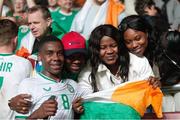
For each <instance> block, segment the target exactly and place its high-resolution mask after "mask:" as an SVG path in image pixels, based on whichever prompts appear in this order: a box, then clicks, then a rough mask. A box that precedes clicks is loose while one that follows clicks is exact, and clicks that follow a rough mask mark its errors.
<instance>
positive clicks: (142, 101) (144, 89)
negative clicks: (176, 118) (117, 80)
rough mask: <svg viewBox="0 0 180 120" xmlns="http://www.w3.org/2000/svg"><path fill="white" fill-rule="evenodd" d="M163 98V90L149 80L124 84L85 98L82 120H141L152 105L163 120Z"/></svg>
mask: <svg viewBox="0 0 180 120" xmlns="http://www.w3.org/2000/svg"><path fill="white" fill-rule="evenodd" d="M162 97H163V94H162V92H161V90H160V89H159V88H156V89H153V88H152V86H151V85H149V82H148V81H147V80H143V81H136V82H127V83H123V84H121V85H119V86H117V87H115V88H113V89H108V90H103V91H100V92H96V93H93V94H89V95H87V96H85V97H84V104H83V106H84V109H85V110H84V113H83V114H82V116H81V119H140V118H141V116H143V115H144V113H145V112H146V109H147V107H148V106H150V105H152V107H153V110H154V112H155V113H156V115H157V117H158V118H161V117H162Z"/></svg>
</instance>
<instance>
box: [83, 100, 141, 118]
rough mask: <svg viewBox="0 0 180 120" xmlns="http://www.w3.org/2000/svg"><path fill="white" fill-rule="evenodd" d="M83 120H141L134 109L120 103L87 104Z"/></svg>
mask: <svg viewBox="0 0 180 120" xmlns="http://www.w3.org/2000/svg"><path fill="white" fill-rule="evenodd" d="M83 106H84V109H85V110H84V113H83V114H82V115H81V117H80V118H81V119H131V120H132V119H136V120H137V119H141V117H140V115H139V113H138V112H137V111H136V110H134V109H133V108H132V107H130V106H127V105H124V104H120V103H102V102H86V103H84V104H83Z"/></svg>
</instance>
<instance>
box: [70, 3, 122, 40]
mask: <svg viewBox="0 0 180 120" xmlns="http://www.w3.org/2000/svg"><path fill="white" fill-rule="evenodd" d="M124 17H125V13H124V5H123V4H122V3H121V2H120V1H114V0H86V2H85V4H84V6H83V7H82V8H81V10H80V11H79V12H78V14H77V15H76V16H75V18H74V20H73V23H72V26H71V29H70V31H76V32H79V33H80V34H82V35H83V36H84V37H85V38H86V40H88V39H89V35H90V33H91V31H92V30H93V29H94V28H95V27H97V26H98V25H101V24H112V25H114V26H115V27H117V26H118V24H119V23H120V22H121V20H122V19H123V18H124Z"/></svg>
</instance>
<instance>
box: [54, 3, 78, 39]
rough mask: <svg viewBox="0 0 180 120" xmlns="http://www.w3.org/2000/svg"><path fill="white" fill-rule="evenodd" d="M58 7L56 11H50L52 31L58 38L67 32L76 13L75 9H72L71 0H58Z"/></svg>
mask: <svg viewBox="0 0 180 120" xmlns="http://www.w3.org/2000/svg"><path fill="white" fill-rule="evenodd" d="M57 3H58V5H59V7H60V9H59V10H58V11H56V12H53V13H51V16H52V19H53V23H52V27H53V28H54V29H53V33H54V34H55V35H56V34H58V35H56V36H57V37H58V38H60V39H61V38H62V36H63V35H64V34H65V33H67V32H69V30H70V27H71V24H72V21H73V19H74V17H75V15H76V14H77V12H78V11H77V10H73V0H58V2H57Z"/></svg>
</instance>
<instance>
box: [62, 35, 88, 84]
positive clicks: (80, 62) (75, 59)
mask: <svg viewBox="0 0 180 120" xmlns="http://www.w3.org/2000/svg"><path fill="white" fill-rule="evenodd" d="M62 43H63V46H64V54H65V66H64V71H63V76H62V78H64V79H66V78H70V79H73V80H75V81H77V77H78V75H79V73H80V71H81V70H82V69H83V67H84V66H85V63H86V60H87V50H86V40H85V38H84V37H83V36H81V35H80V34H79V33H77V32H68V33H66V34H65V35H64V36H63V37H62Z"/></svg>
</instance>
